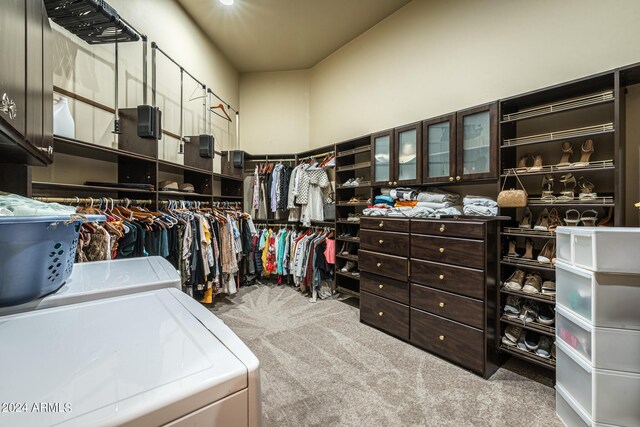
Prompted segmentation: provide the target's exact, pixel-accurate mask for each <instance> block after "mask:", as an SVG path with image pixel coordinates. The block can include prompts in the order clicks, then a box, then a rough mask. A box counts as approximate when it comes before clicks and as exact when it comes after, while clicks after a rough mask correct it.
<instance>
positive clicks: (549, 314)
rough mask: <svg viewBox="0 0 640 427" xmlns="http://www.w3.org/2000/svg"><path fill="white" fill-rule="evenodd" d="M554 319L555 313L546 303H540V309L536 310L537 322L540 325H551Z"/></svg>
mask: <svg viewBox="0 0 640 427" xmlns="http://www.w3.org/2000/svg"><path fill="white" fill-rule="evenodd" d="M555 320H556V313H555V311H554V310H553V307H551V306H550V305H548V304H541V307H540V311H539V312H538V323H540V324H542V325H547V326H551V325H553V322H555Z"/></svg>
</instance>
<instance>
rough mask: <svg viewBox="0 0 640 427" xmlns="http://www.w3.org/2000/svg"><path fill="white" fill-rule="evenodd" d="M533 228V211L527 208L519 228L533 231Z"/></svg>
mask: <svg viewBox="0 0 640 427" xmlns="http://www.w3.org/2000/svg"><path fill="white" fill-rule="evenodd" d="M531 226H532V225H531V209H529V208H528V207H526V208H525V209H524V214H522V219H521V220H520V225H518V228H527V229H531Z"/></svg>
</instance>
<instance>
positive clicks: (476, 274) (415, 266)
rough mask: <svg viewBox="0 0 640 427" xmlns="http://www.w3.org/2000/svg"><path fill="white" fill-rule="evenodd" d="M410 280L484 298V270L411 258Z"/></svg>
mask: <svg viewBox="0 0 640 427" xmlns="http://www.w3.org/2000/svg"><path fill="white" fill-rule="evenodd" d="M411 280H412V281H413V282H416V283H419V284H421V285H425V286H430V287H432V288H437V289H441V290H443V291H449V292H455V293H457V294H461V295H465V296H468V297H472V298H478V299H483V298H484V288H485V286H484V271H483V270H477V269H472V268H465V267H458V266H453V265H447V264H442V263H437V262H429V261H422V260H419V259H413V258H412V259H411Z"/></svg>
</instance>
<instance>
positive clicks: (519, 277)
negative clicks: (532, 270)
mask: <svg viewBox="0 0 640 427" xmlns="http://www.w3.org/2000/svg"><path fill="white" fill-rule="evenodd" d="M523 281H524V271H522V270H520V269H517V270H516V271H514V272H513V274H512V275H511V277H509V279H507V281H506V282H505V283H504V287H505V288H506V289H509V290H510V291H520V290H522V282H523Z"/></svg>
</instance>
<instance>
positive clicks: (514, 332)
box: [504, 325, 522, 345]
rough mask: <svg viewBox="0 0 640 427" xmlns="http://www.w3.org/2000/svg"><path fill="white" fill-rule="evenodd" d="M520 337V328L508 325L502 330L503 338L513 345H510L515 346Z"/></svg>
mask: <svg viewBox="0 0 640 427" xmlns="http://www.w3.org/2000/svg"><path fill="white" fill-rule="evenodd" d="M520 335H522V328H521V327H520V326H515V325H509V326H507V328H506V329H505V330H504V336H505V337H506V338H507V339H508V340H509V341H511V342H512V343H513V344H512V345H516V343H517V342H518V340H519V339H520Z"/></svg>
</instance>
